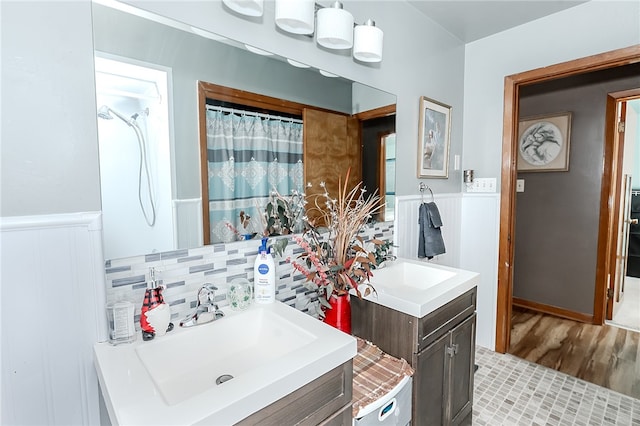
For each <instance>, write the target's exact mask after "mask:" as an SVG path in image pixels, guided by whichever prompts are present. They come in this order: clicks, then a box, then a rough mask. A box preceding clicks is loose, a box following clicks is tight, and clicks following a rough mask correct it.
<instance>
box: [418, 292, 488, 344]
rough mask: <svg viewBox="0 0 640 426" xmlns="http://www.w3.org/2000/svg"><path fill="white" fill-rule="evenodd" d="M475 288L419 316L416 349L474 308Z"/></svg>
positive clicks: (433, 340) (459, 321)
mask: <svg viewBox="0 0 640 426" xmlns="http://www.w3.org/2000/svg"><path fill="white" fill-rule="evenodd" d="M476 299H477V288H476V287H474V288H472V289H471V290H469V291H467V292H466V293H464V294H462V295H460V296H458V297H457V298H455V299H453V300H452V301H451V302H449V303H447V304H446V305H444V306H441V307H440V308H438V309H436V310H435V311H433V312H431V313H430V314H427V315H425V316H424V318H421V319H420V320H419V322H418V350H417V352H420V351H421V350H423V349H424V348H426V347H427V346H429V345H430V344H431V343H433V342H435V341H436V340H437V339H438V338H439V337H440V336H442V335H443V334H445V333H446V332H448V331H449V330H451V329H452V328H453V327H455V326H456V325H458V324H460V323H461V322H462V321H464V320H465V318H467V317H468V316H470V315H472V314H473V313H474V312H475V310H476V303H477V302H476Z"/></svg>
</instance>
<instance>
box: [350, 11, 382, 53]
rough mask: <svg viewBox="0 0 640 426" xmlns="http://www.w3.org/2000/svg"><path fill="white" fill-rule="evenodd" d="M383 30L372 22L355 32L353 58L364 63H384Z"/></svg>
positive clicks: (358, 27) (359, 26)
mask: <svg viewBox="0 0 640 426" xmlns="http://www.w3.org/2000/svg"><path fill="white" fill-rule="evenodd" d="M382 37H383V33H382V30H381V29H380V28H378V27H376V26H375V23H374V22H373V21H371V20H369V21H367V23H366V24H364V25H357V26H356V28H355V29H354V31H353V57H354V58H356V59H357V60H359V61H362V62H380V61H382Z"/></svg>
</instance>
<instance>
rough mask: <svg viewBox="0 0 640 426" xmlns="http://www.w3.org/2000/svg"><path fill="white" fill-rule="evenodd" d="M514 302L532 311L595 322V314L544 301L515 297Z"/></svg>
mask: <svg viewBox="0 0 640 426" xmlns="http://www.w3.org/2000/svg"><path fill="white" fill-rule="evenodd" d="M511 300H512V302H511V303H512V304H513V305H514V306H518V307H520V308H525V309H530V310H532V311H536V312H540V313H543V314H549V315H554V316H556V317H560V318H566V319H570V320H573V321H578V322H583V323H586V324H593V323H594V322H593V315H589V314H583V313H581V312H575V311H570V310H568V309H564V308H559V307H557V306H552V305H546V304H544V303H538V302H532V301H530V300H525V299H520V298H519V297H514V298H513V299H511Z"/></svg>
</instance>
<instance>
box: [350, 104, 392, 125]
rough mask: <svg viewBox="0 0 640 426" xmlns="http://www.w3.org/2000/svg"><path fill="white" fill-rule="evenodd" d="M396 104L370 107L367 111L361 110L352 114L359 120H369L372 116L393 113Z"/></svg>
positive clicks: (385, 115)
mask: <svg viewBox="0 0 640 426" xmlns="http://www.w3.org/2000/svg"><path fill="white" fill-rule="evenodd" d="M395 113H396V105H395V104H391V105H387V106H383V107H380V108H374V109H370V110H369V111H362V112H359V113H357V114H354V117H355V118H357V119H358V120H360V121H366V120H371V119H374V118H381V117H387V116H389V115H395Z"/></svg>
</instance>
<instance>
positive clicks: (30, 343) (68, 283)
mask: <svg viewBox="0 0 640 426" xmlns="http://www.w3.org/2000/svg"><path fill="white" fill-rule="evenodd" d="M100 217H101V216H100V213H78V214H61V215H47V216H29V217H5V218H0V238H1V239H2V250H1V251H0V262H1V264H2V270H1V272H0V276H1V281H2V288H1V292H0V295H1V297H0V306H1V307H2V311H1V313H0V317H1V320H2V337H1V342H2V349H1V351H2V370H1V371H2V379H1V380H2V412H1V418H0V423H2V424H41V425H44V424H47V425H63V424H64V425H71V424H73V425H80V424H85V425H87V424H99V422H100V420H99V418H100V417H99V410H98V381H97V377H96V373H95V369H94V366H93V344H94V343H95V342H97V341H103V340H105V339H106V330H107V326H106V318H105V310H104V302H105V300H106V296H105V279H104V265H103V263H102V259H103V251H102V225H101V220H100Z"/></svg>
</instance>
